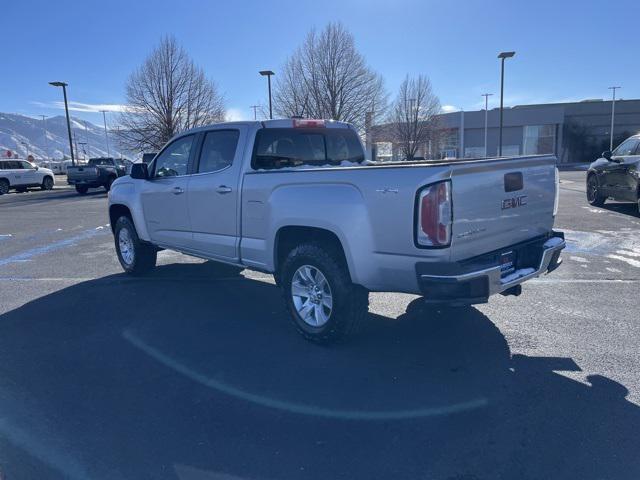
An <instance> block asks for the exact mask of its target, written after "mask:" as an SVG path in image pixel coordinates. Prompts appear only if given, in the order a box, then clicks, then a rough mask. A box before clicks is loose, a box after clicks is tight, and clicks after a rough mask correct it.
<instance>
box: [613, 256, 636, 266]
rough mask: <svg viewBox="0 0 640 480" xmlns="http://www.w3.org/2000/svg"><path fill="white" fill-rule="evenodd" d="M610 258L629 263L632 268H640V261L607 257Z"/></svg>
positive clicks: (620, 257) (621, 257)
mask: <svg viewBox="0 0 640 480" xmlns="http://www.w3.org/2000/svg"><path fill="white" fill-rule="evenodd" d="M607 257H608V258H613V259H614V260H620V261H621V262H625V263H628V264H629V265H631V266H632V267H636V268H640V261H639V260H634V259H633V258H627V257H623V256H622V255H607Z"/></svg>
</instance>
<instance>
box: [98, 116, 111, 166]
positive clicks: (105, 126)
mask: <svg viewBox="0 0 640 480" xmlns="http://www.w3.org/2000/svg"><path fill="white" fill-rule="evenodd" d="M100 111H101V112H102V120H103V121H104V139H105V141H106V142H107V157H109V158H111V150H110V149H109V135H107V111H106V110H100Z"/></svg>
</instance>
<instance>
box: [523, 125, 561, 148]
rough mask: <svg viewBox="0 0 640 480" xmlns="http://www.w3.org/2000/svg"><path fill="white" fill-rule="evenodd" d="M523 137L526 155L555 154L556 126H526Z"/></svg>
mask: <svg viewBox="0 0 640 480" xmlns="http://www.w3.org/2000/svg"><path fill="white" fill-rule="evenodd" d="M523 135H524V139H523V152H522V153H523V154H524V155H539V154H548V153H555V145H556V127H555V125H525V127H524V129H523Z"/></svg>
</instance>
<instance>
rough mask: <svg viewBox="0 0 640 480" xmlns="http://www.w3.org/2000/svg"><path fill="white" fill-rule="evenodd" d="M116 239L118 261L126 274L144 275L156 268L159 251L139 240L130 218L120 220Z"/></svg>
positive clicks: (117, 224) (124, 217) (117, 223)
mask: <svg viewBox="0 0 640 480" xmlns="http://www.w3.org/2000/svg"><path fill="white" fill-rule="evenodd" d="M114 239H115V244H116V252H117V254H118V260H119V261H120V265H122V268H123V270H124V271H125V272H127V273H129V274H131V275H143V274H145V273H147V272H149V271H150V270H152V269H153V268H154V267H155V266H156V258H157V255H158V251H157V250H156V248H155V247H154V246H153V245H150V244H148V243H144V242H142V241H141V240H140V238H138V233H137V232H136V227H135V226H134V225H133V222H132V221H131V219H130V218H129V217H127V216H122V217H120V218H118V220H117V221H116V227H115V230H114Z"/></svg>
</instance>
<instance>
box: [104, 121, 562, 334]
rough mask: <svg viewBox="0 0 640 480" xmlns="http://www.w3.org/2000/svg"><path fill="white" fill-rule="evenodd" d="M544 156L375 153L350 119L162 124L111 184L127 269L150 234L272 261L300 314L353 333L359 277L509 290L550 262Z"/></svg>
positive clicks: (155, 243) (552, 173) (456, 293)
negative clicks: (159, 143) (421, 157)
mask: <svg viewBox="0 0 640 480" xmlns="http://www.w3.org/2000/svg"><path fill="white" fill-rule="evenodd" d="M557 182H558V177H557V170H556V168H555V158H554V157H552V156H532V157H518V158H499V159H479V160H460V161H434V162H428V163H425V162H413V163H411V162H402V163H399V164H385V165H369V164H367V163H366V162H364V155H363V149H362V145H361V143H360V141H359V139H358V136H357V134H356V132H355V131H354V130H353V128H352V127H350V126H349V125H348V124H344V123H340V122H332V121H321V120H320V121H318V120H296V119H294V120H272V121H265V122H236V123H224V124H217V125H212V126H209V127H205V128H200V129H195V130H191V131H188V132H185V133H183V134H180V135H179V136H177V137H175V138H174V139H173V140H171V141H170V142H169V143H168V144H167V146H166V147H165V148H164V149H163V150H162V151H161V152H160V153H159V154H158V155H157V156H156V158H155V159H154V161H153V162H152V163H151V164H150V165H148V166H147V165H145V164H136V165H134V166H133V169H132V173H131V176H130V177H124V178H121V179H118V180H117V181H116V182H115V183H114V184H113V186H112V190H111V192H110V194H109V215H110V219H111V225H112V228H113V230H114V236H115V245H116V250H117V253H118V258H119V260H120V262H121V264H122V266H123V268H124V269H125V271H127V272H130V273H134V274H137V273H144V272H145V271H148V270H149V269H150V268H152V267H153V266H154V265H155V259H156V252H157V249H158V248H168V249H172V250H178V251H181V252H183V253H187V254H190V255H194V256H197V257H202V258H206V259H211V260H216V261H219V262H223V263H227V264H231V265H234V266H237V267H242V268H251V269H255V270H259V271H264V272H270V273H273V274H274V276H275V279H276V282H277V284H278V285H279V286H280V287H281V288H282V289H283V291H284V293H285V300H286V303H287V307H288V309H289V311H290V313H291V318H292V320H293V322H294V324H295V325H296V327H297V328H298V330H299V331H300V332H301V333H302V334H303V335H304V336H305V337H306V338H308V339H311V340H314V341H318V342H325V341H332V340H336V339H338V338H340V337H343V336H344V335H346V334H348V333H350V332H351V331H352V330H353V329H354V327H355V326H356V324H357V323H358V321H359V320H361V319H362V318H363V317H364V316H365V314H366V311H367V305H368V292H370V291H393V292H406V293H413V294H419V295H423V296H424V297H425V300H426V301H428V302H434V303H447V304H473V303H482V302H486V301H487V300H488V298H489V296H491V295H493V294H496V293H503V294H516V295H517V294H519V293H520V285H521V283H522V282H524V281H526V280H528V279H530V278H533V277H536V276H538V275H540V274H543V273H546V272H548V271H551V270H553V269H555V268H556V267H557V266H558V265H559V263H560V259H559V255H560V251H561V250H562V249H563V248H564V246H565V243H564V239H563V235H562V233H560V232H554V231H553V222H554V216H555V210H556V208H557Z"/></svg>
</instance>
